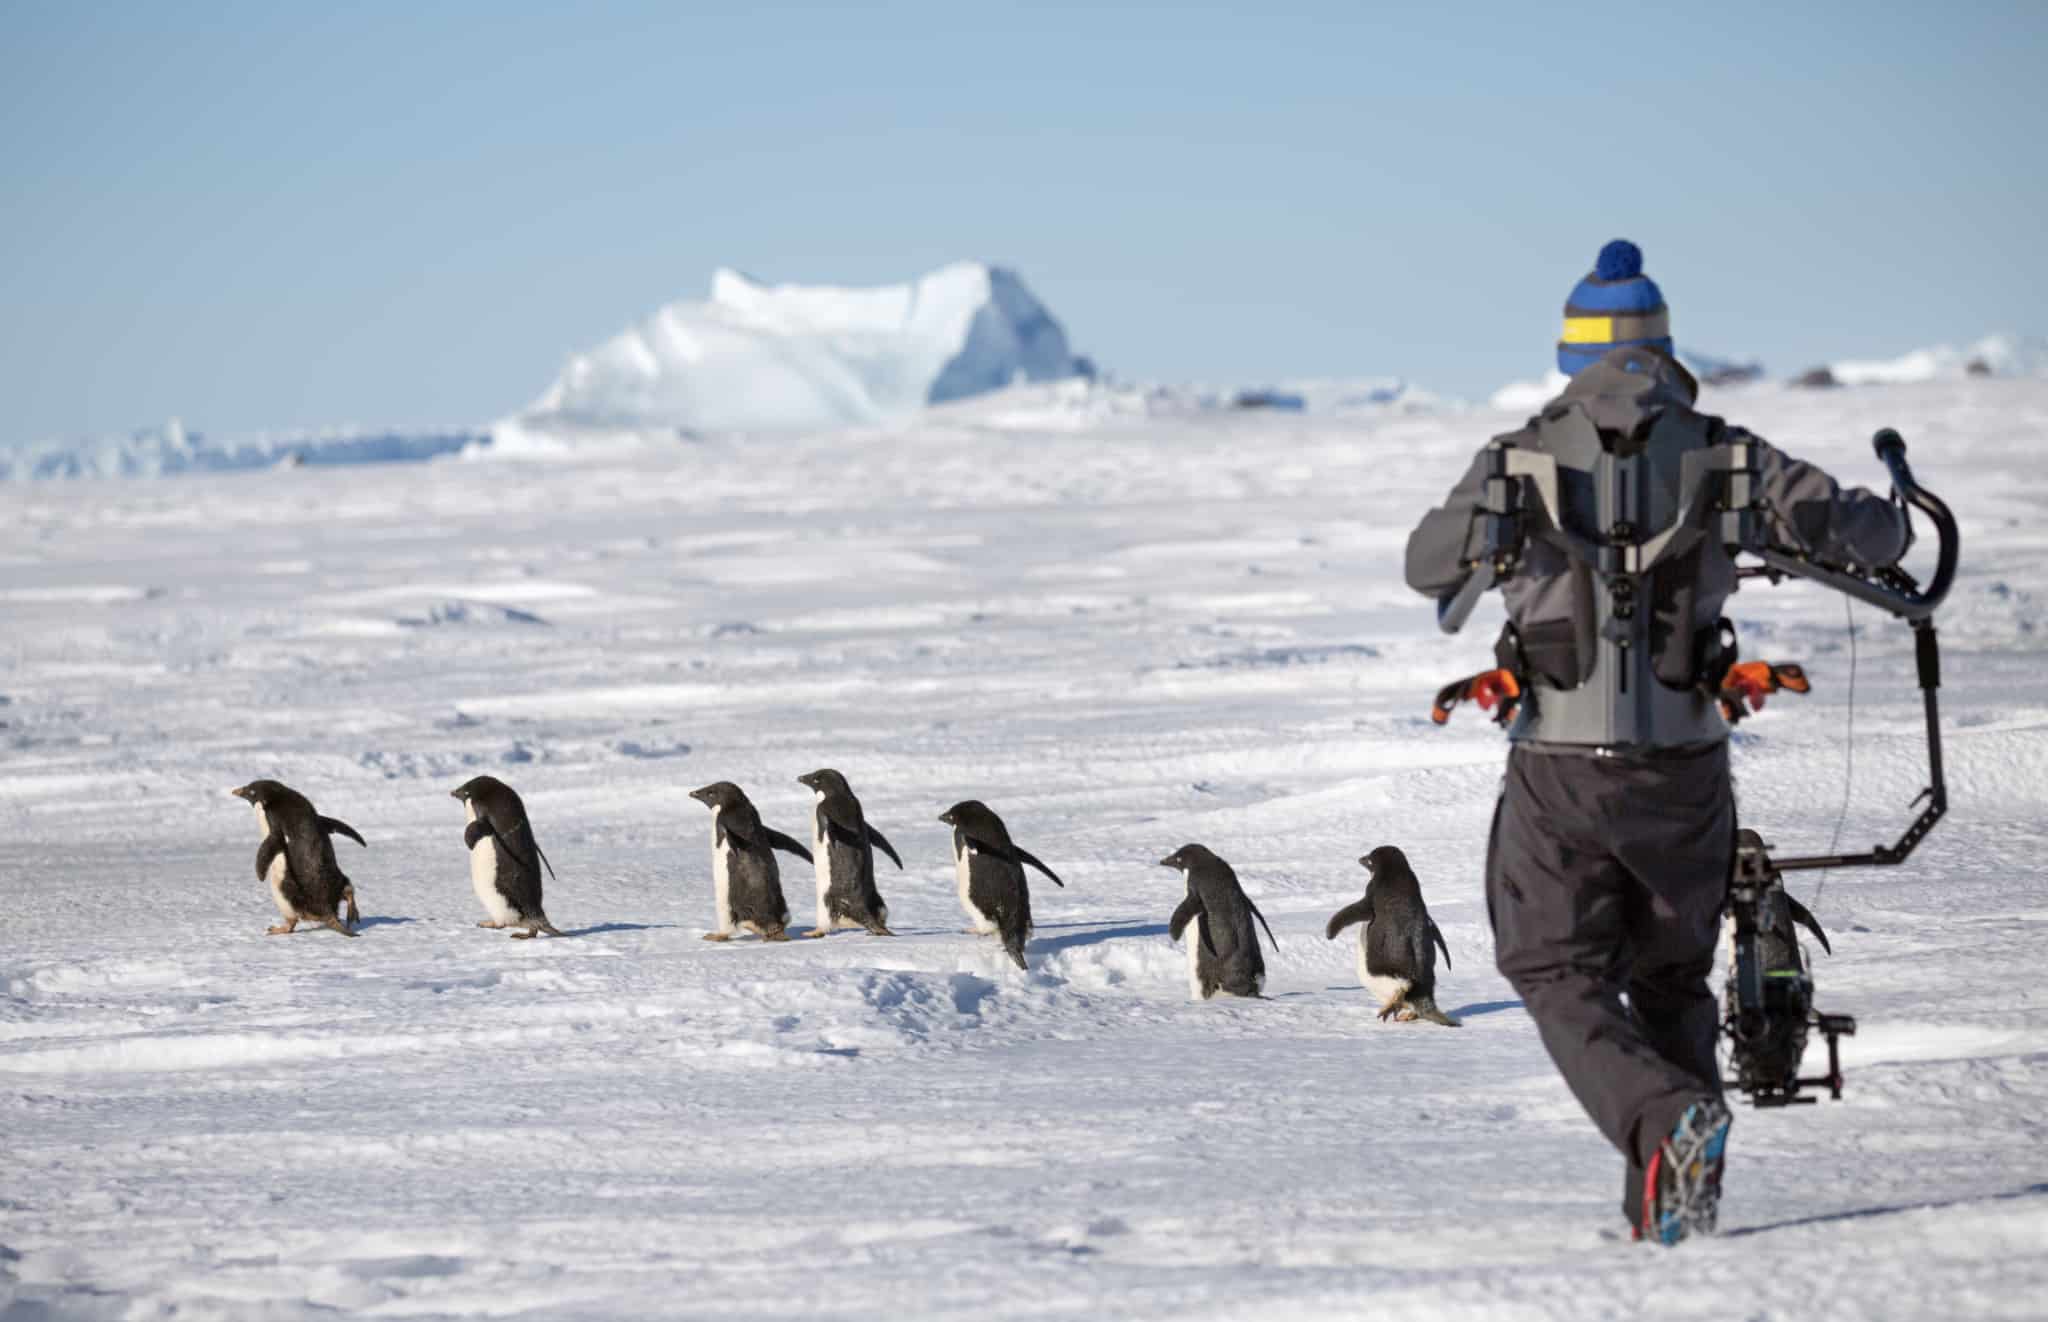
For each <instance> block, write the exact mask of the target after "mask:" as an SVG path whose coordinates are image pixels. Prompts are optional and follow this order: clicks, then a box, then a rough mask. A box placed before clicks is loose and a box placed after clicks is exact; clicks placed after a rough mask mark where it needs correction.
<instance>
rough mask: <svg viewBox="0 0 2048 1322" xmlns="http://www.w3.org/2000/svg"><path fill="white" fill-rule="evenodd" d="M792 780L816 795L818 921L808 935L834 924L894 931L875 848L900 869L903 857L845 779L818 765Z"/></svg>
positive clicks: (813, 838)
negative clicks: (877, 877) (877, 876)
mask: <svg viewBox="0 0 2048 1322" xmlns="http://www.w3.org/2000/svg"><path fill="white" fill-rule="evenodd" d="M796 779H797V783H798V784H800V785H807V786H809V787H810V789H811V792H812V793H814V794H816V795H817V796H818V803H817V807H816V808H815V809H814V810H813V811H812V813H811V849H812V850H813V851H814V853H815V857H814V858H813V860H812V862H813V863H814V865H815V866H816V867H817V870H818V922H817V925H816V926H815V927H813V928H811V932H810V934H811V935H812V936H814V937H815V936H824V935H825V934H826V933H827V932H830V931H831V930H832V929H833V928H835V927H864V928H866V929H867V930H868V931H869V932H871V933H873V934H874V935H876V936H894V935H896V934H895V933H894V932H892V931H890V930H889V905H888V903H887V902H886V901H884V900H883V899H882V892H881V891H880V890H878V889H876V887H875V850H877V849H879V850H881V851H882V852H883V853H885V854H887V855H888V856H889V861H890V862H892V863H894V864H895V865H896V868H897V870H898V871H899V872H900V871H902V869H903V860H902V858H900V857H899V856H898V855H897V853H896V849H895V847H894V846H892V845H891V844H890V843H889V842H888V841H887V840H885V839H883V837H882V833H881V832H880V831H877V830H876V829H875V828H874V827H873V826H872V825H870V824H869V822H868V819H867V817H866V816H865V815H864V814H863V813H862V812H861V808H860V800H859V799H857V798H855V797H854V794H853V789H852V787H851V786H849V785H848V784H847V783H846V777H844V776H842V775H840V774H839V773H838V772H837V771H834V770H833V769H832V768H830V767H821V768H819V769H818V770H816V771H813V772H811V773H810V774H809V775H806V776H798V777H797V778H796Z"/></svg>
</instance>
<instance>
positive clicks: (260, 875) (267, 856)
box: [256, 831, 284, 881]
mask: <svg viewBox="0 0 2048 1322" xmlns="http://www.w3.org/2000/svg"><path fill="white" fill-rule="evenodd" d="M283 852H284V837H283V836H281V835H279V834H278V833H277V832H275V831H272V832H271V833H270V834H269V835H266V836H264V837H263V843H262V844H260V845H258V846H256V880H258V881H269V880H270V865H271V864H272V863H274V862H276V861H277V856H278V855H279V854H282V853H283Z"/></svg>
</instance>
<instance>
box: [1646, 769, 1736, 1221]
mask: <svg viewBox="0 0 2048 1322" xmlns="http://www.w3.org/2000/svg"><path fill="white" fill-rule="evenodd" d="M1625 779H1626V780H1627V782H1628V783H1629V785H1630V797H1631V798H1632V799H1634V800H1635V801H1636V806H1635V807H1634V808H1633V809H1631V810H1630V811H1629V812H1627V813H1624V814H1623V819H1624V820H1626V821H1629V822H1631V823H1633V827H1632V829H1631V830H1630V831H1628V832H1627V833H1626V835H1625V836H1624V837H1622V838H1620V839H1618V840H1617V853H1618V854H1619V855H1620V856H1621V858H1622V859H1623V861H1624V862H1625V863H1626V864H1627V865H1628V867H1629V870H1630V872H1631V874H1632V875H1633V876H1634V877H1635V879H1636V882H1637V884H1636V886H1635V887H1634V888H1632V890H1631V896H1630V903H1629V906H1628V929H1629V937H1630V947H1631V950H1632V953H1633V959H1632V961H1631V966H1630V970H1629V980H1628V999H1629V1008H1630V1010H1631V1011H1632V1012H1633V1014H1634V1015H1635V1019H1636V1023H1637V1025H1638V1026H1639V1027H1640V1029H1641V1031H1642V1034H1643V1038H1644V1040H1645V1041H1647V1042H1649V1043H1650V1044H1651V1046H1652V1047H1653V1048H1654V1049H1655V1050H1656V1051H1657V1053H1658V1054H1659V1055H1661V1056H1663V1057H1664V1058H1665V1059H1666V1060H1668V1061H1670V1062H1671V1063H1672V1064H1674V1065H1676V1066H1678V1067H1679V1068H1681V1069H1683V1070H1685V1071H1686V1072H1687V1073H1688V1074H1690V1075H1693V1076H1695V1077H1697V1078H1698V1079H1699V1080H1700V1082H1701V1084H1702V1085H1703V1086H1704V1089H1705V1090H1706V1091H1708V1092H1710V1093H1711V1094H1712V1095H1714V1096H1719V1095H1720V1093H1721V1069H1720V1059H1719V1053H1718V1046H1719V1042H1720V1031H1721V1014H1720V1008H1719V1007H1718V1006H1717V1005H1716V1004H1715V1002H1714V997H1713V992H1712V990H1711V988H1710V987H1709V986H1708V978H1709V976H1710V975H1711V973H1712V971H1713V964H1714V957H1715V952H1716V950H1717V948H1718V946H1719V943H1720V933H1721V912H1722V909H1723V908H1724V907H1725V904H1726V900H1727V893H1728V878H1729V872H1730V869H1731V867H1732V866H1733V862H1734V839H1735V812H1734V797H1733V793H1732V791H1731V788H1730V783H1729V776H1728V763H1727V756H1726V749H1725V747H1724V748H1721V749H1717V750H1715V751H1714V752H1712V753H1703V754H1700V755H1698V756H1697V757H1693V758H1686V759H1681V760H1676V761H1659V762H1657V763H1652V764H1648V765H1646V766H1643V767H1639V768H1635V769H1631V770H1630V771H1629V772H1628V773H1627V774H1626V776H1625ZM1698 1096H1699V1095H1698V1094H1695V1095H1694V1096H1691V1097H1686V1096H1676V1097H1667V1098H1665V1099H1663V1100H1662V1101H1661V1102H1659V1103H1657V1104H1655V1105H1652V1106H1650V1107H1648V1108H1646V1109H1645V1111H1644V1112H1643V1114H1642V1115H1641V1117H1640V1119H1639V1121H1638V1123H1637V1132H1636V1136H1635V1139H1634V1141H1633V1143H1632V1144H1631V1150H1630V1151H1629V1153H1628V1159H1629V1166H1628V1171H1627V1174H1626V1175H1625V1176H1624V1184H1623V1186H1622V1206H1623V1209H1624V1211H1625V1212H1626V1213H1627V1215H1628V1218H1629V1224H1630V1225H1632V1226H1634V1225H1641V1224H1642V1212H1643V1196H1644V1188H1643V1183H1644V1176H1645V1172H1646V1170H1647V1166H1648V1161H1649V1158H1650V1156H1651V1155H1652V1154H1653V1153H1654V1152H1655V1151H1656V1149H1657V1147H1658V1145H1659V1144H1660V1143H1662V1141H1663V1140H1664V1138H1665V1137H1667V1136H1668V1135H1669V1134H1670V1133H1671V1131H1672V1130H1673V1129H1674V1128H1676V1126H1677V1125H1678V1123H1679V1121H1680V1119H1681V1118H1682V1117H1683V1115H1684V1113H1685V1110H1686V1108H1687V1107H1688V1106H1690V1105H1691V1104H1692V1103H1693V1102H1694V1101H1696V1100H1698Z"/></svg>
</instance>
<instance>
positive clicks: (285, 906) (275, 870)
mask: <svg viewBox="0 0 2048 1322" xmlns="http://www.w3.org/2000/svg"><path fill="white" fill-rule="evenodd" d="M291 866H292V865H291V862H290V860H288V859H287V858H285V856H284V855H283V854H282V853H280V854H279V855H278V856H277V857H276V858H273V859H271V860H270V871H269V872H268V873H266V874H265V875H264V878H263V879H264V880H265V881H267V882H269V883H270V899H271V902H272V903H273V904H275V905H276V906H277V912H278V914H279V916H281V917H284V918H296V917H298V912H297V910H295V909H293V908H292V902H291V901H290V900H287V899H286V898H285V897H284V879H285V876H286V874H288V873H289V872H290V871H291Z"/></svg>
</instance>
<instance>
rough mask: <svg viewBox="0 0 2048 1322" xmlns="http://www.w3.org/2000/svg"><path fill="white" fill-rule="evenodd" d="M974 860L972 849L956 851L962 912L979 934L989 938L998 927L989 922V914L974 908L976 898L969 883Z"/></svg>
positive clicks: (955, 857)
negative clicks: (969, 887)
mask: <svg viewBox="0 0 2048 1322" xmlns="http://www.w3.org/2000/svg"><path fill="white" fill-rule="evenodd" d="M973 859H974V851H973V850H972V849H967V848H960V849H956V850H954V852H953V873H954V876H955V877H956V878H958V880H959V883H960V911H961V912H962V913H964V914H966V915H967V921H968V922H970V923H972V924H973V925H974V930H975V931H976V932H977V933H979V934H980V935H982V936H987V935H988V934H989V933H991V932H993V931H995V930H996V925H995V924H994V923H992V922H990V921H989V919H988V915H987V914H985V913H983V912H982V911H981V910H979V909H977V908H975V907H974V897H973V895H972V894H971V893H970V891H969V889H968V883H969V881H970V880H971V878H972V876H973V871H974V868H973Z"/></svg>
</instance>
